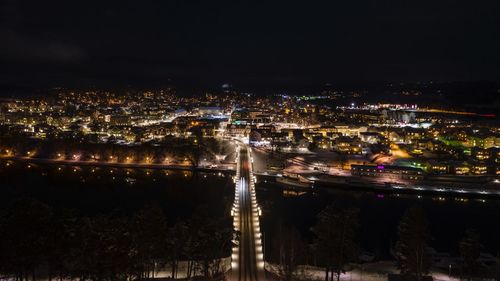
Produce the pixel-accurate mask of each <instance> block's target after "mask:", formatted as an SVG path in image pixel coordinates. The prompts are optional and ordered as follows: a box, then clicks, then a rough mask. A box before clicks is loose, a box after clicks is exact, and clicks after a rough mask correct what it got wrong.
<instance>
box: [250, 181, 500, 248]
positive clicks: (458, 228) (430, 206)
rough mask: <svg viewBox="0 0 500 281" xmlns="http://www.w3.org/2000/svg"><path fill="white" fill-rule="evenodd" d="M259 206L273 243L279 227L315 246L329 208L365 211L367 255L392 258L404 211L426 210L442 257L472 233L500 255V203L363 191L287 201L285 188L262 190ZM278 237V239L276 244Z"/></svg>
mask: <svg viewBox="0 0 500 281" xmlns="http://www.w3.org/2000/svg"><path fill="white" fill-rule="evenodd" d="M257 194H258V197H259V201H260V203H261V204H263V205H264V206H265V211H266V212H265V215H264V216H263V219H264V221H263V230H264V232H266V233H267V237H269V238H268V239H272V240H274V239H279V237H276V231H275V230H274V229H275V228H276V225H278V224H279V223H280V221H281V222H282V223H285V224H287V225H290V226H293V227H294V228H296V229H298V230H299V231H300V232H301V234H302V236H303V237H304V239H306V240H308V239H309V240H310V239H311V236H312V233H311V232H310V229H311V227H312V226H313V225H314V224H315V221H316V215H317V214H318V213H319V212H320V211H321V210H322V209H323V208H325V206H327V205H328V204H335V205H336V206H339V207H354V208H359V210H360V229H359V237H358V238H359V243H360V246H361V248H362V250H364V251H369V252H371V253H373V254H375V256H376V257H378V258H389V257H390V254H389V250H390V247H391V245H393V244H394V243H395V242H396V241H397V238H398V236H397V226H398V224H399V221H400V219H401V217H402V215H403V213H404V211H405V210H406V209H407V208H409V207H411V206H413V205H415V204H416V205H420V206H422V208H424V210H425V212H426V216H427V219H428V221H429V223H430V232H431V235H432V241H431V243H430V246H431V247H433V248H434V249H436V250H437V251H440V252H448V253H451V254H456V253H457V252H458V243H459V241H460V239H461V238H462V237H463V235H464V232H465V230H466V229H468V228H475V229H477V230H478V231H479V232H480V234H481V242H482V244H483V247H484V248H483V251H484V252H489V253H492V254H497V253H499V252H500V201H499V200H491V199H490V200H485V201H483V200H478V199H466V198H457V197H449V198H444V197H441V198H439V197H431V196H420V197H418V196H416V195H403V194H377V193H373V192H367V191H360V190H352V191H346V190H335V189H331V188H330V189H327V190H320V191H317V192H316V193H314V194H313V193H307V194H303V195H300V196H283V194H282V192H281V187H280V186H279V185H276V184H271V183H260V184H258V191H257ZM271 237H272V238H271Z"/></svg>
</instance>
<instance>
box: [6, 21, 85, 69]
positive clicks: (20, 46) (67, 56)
mask: <svg viewBox="0 0 500 281" xmlns="http://www.w3.org/2000/svg"><path fill="white" fill-rule="evenodd" d="M0 37H1V38H3V40H5V41H4V42H6V44H5V45H4V47H3V48H2V49H0V59H1V60H3V61H13V62H31V63H37V62H43V63H47V62H48V63H51V62H53V63H69V62H77V61H80V60H82V59H84V58H85V52H84V51H83V50H82V49H81V48H79V47H77V46H74V45H71V44H65V43H63V42H58V41H56V40H46V39H39V38H34V37H29V36H26V35H23V34H19V33H16V32H13V31H10V30H1V29H0Z"/></svg>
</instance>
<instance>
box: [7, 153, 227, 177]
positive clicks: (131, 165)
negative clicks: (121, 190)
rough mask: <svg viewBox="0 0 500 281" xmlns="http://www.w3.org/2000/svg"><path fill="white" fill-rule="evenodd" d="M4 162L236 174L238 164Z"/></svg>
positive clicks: (78, 161) (77, 161) (29, 159)
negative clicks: (204, 165)
mask: <svg viewBox="0 0 500 281" xmlns="http://www.w3.org/2000/svg"><path fill="white" fill-rule="evenodd" d="M0 159H2V160H12V161H18V162H27V163H36V164H55V165H65V166H96V167H111V168H137V169H158V170H183V171H200V172H224V173H234V172H235V170H236V164H222V165H220V166H219V165H218V166H217V167H213V166H211V167H208V166H207V167H202V166H198V167H193V166H191V165H189V166H188V165H168V164H156V163H119V162H100V161H80V160H61V159H47V158H32V157H13V156H7V157H5V156H4V157H0Z"/></svg>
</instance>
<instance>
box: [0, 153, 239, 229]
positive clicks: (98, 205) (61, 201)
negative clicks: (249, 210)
mask: <svg viewBox="0 0 500 281" xmlns="http://www.w3.org/2000/svg"><path fill="white" fill-rule="evenodd" d="M233 188H234V186H233V181H232V176H231V175H228V174H223V173H201V172H196V173H193V172H191V171H172V170H147V169H123V168H109V167H87V166H85V167H77V166H75V167H73V166H64V165H38V164H30V163H22V162H17V163H16V162H11V161H9V162H7V161H0V209H1V208H6V207H8V206H9V205H10V204H12V202H14V201H15V200H16V199H19V198H24V197H31V198H36V199H38V200H40V201H42V202H44V203H46V204H48V205H49V206H51V207H53V208H54V209H64V208H65V209H73V210H76V211H77V212H78V213H80V214H81V215H89V216H92V215H95V214H99V213H103V214H108V213H110V212H120V213H123V214H125V215H128V214H131V213H132V212H135V211H137V210H139V209H141V208H143V207H144V206H145V205H147V204H155V205H158V206H160V207H162V208H163V209H164V211H165V213H166V215H167V218H168V219H169V220H170V222H173V221H175V220H177V219H183V218H189V217H190V216H191V215H192V213H193V212H194V211H195V210H196V208H198V207H200V206H204V207H205V208H206V209H207V210H209V212H210V213H211V214H212V215H213V216H225V215H227V214H226V213H227V212H226V210H227V205H228V204H230V202H232V200H233V198H232V196H233V194H234V191H233Z"/></svg>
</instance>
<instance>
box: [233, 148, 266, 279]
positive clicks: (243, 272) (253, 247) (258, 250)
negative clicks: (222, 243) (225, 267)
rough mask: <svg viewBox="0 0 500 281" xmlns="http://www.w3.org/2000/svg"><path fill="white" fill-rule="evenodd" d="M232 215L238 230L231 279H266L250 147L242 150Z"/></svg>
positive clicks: (239, 157)
mask: <svg viewBox="0 0 500 281" xmlns="http://www.w3.org/2000/svg"><path fill="white" fill-rule="evenodd" d="M232 213H233V219H234V228H235V231H236V233H239V235H237V237H236V239H235V246H234V247H233V254H232V262H231V267H232V272H231V280H245V281H251V280H252V281H256V280H261V281H263V280H265V278H264V276H265V275H264V261H263V258H264V257H263V252H262V240H261V233H260V224H259V214H260V212H259V207H258V205H257V201H256V198H255V187H254V182H253V175H252V167H251V163H250V161H249V153H248V149H247V148H245V147H243V148H240V150H239V155H238V167H237V174H236V188H235V201H234V205H233V211H232Z"/></svg>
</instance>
